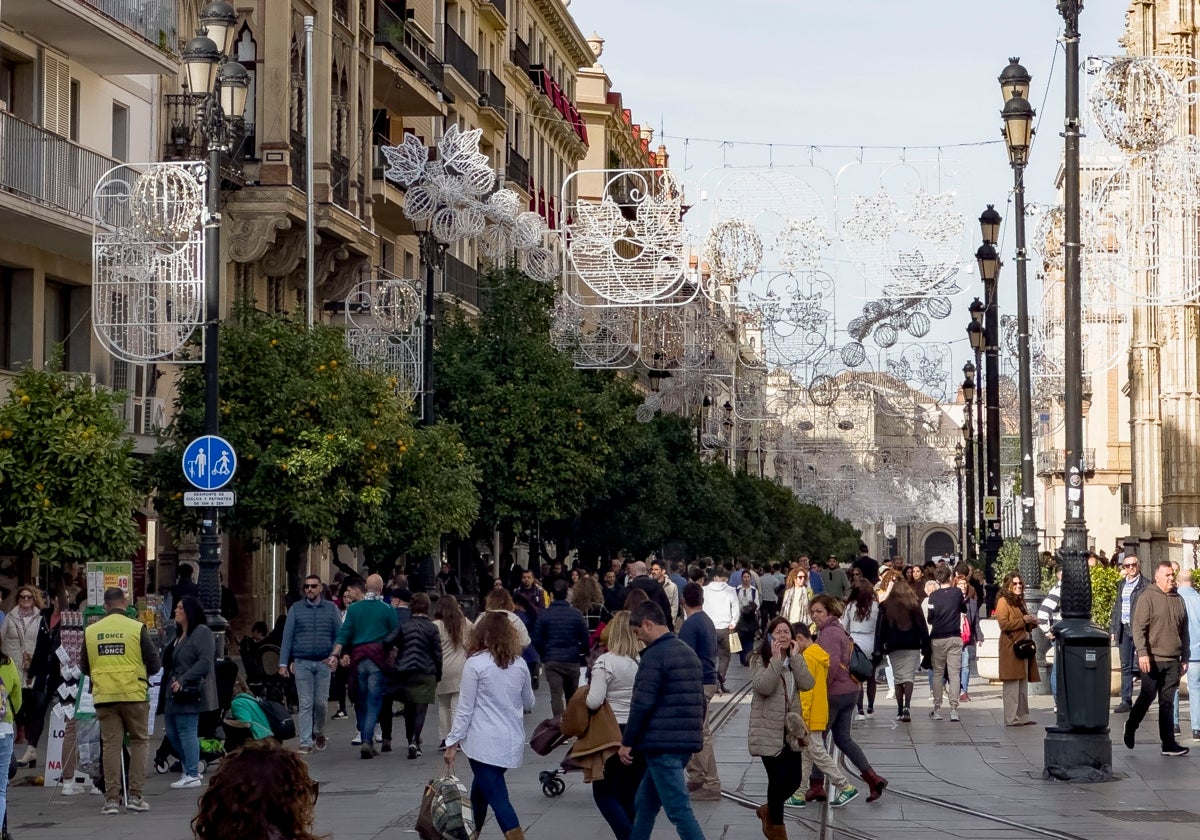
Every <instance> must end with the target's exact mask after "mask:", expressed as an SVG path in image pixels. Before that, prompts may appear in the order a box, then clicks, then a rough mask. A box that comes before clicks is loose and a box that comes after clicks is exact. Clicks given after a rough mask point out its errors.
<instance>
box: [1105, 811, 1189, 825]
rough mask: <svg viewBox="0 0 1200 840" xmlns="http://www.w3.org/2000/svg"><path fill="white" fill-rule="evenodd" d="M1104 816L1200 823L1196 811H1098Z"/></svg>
mask: <svg viewBox="0 0 1200 840" xmlns="http://www.w3.org/2000/svg"><path fill="white" fill-rule="evenodd" d="M1095 813H1097V814H1100V815H1101V816H1102V817H1108V818H1109V819H1110V820H1119V821H1120V822H1162V823H1200V814H1197V813H1196V812H1195V811H1179V810H1175V811H1171V810H1167V809H1163V810H1154V811H1150V810H1146V811H1096V812H1095Z"/></svg>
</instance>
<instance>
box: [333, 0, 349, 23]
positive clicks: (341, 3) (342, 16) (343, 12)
mask: <svg viewBox="0 0 1200 840" xmlns="http://www.w3.org/2000/svg"><path fill="white" fill-rule="evenodd" d="M333 16H334V17H335V18H336V19H337V20H340V21H341V22H342V23H348V22H349V20H350V0H333Z"/></svg>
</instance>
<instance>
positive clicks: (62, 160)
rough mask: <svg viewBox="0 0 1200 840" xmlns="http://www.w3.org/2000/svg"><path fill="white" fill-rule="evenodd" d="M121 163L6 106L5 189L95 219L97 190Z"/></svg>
mask: <svg viewBox="0 0 1200 840" xmlns="http://www.w3.org/2000/svg"><path fill="white" fill-rule="evenodd" d="M118 163H119V161H116V160H113V159H112V158H110V157H106V156H104V155H101V154H97V153H96V152H93V151H91V150H90V149H85V148H83V147H82V146H80V145H77V144H75V143H72V142H71V141H70V140H67V139H66V138H65V137H60V136H59V135H57V134H55V133H54V132H52V131H47V130H46V129H44V128H40V127H39V126H36V125H33V124H31V123H27V122H25V121H24V120H21V119H18V118H17V117H14V116H13V115H12V114H9V113H7V112H5V111H0V190H3V191H5V192H9V193H15V194H17V195H20V196H22V197H24V198H27V199H29V200H30V201H35V202H37V203H38V204H44V205H47V206H48V207H54V208H56V209H58V210H62V211H63V212H65V213H69V214H70V215H72V216H75V217H77V218H90V217H91V200H92V190H94V189H95V188H96V184H97V183H99V181H100V178H101V177H102V176H103V175H104V173H105V172H107V171H108V170H109V169H112V168H113V167H114V166H116V165H117V164H118Z"/></svg>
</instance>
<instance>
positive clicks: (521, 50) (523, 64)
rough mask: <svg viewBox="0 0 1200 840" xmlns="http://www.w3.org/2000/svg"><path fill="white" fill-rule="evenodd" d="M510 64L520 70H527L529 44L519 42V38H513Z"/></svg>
mask: <svg viewBox="0 0 1200 840" xmlns="http://www.w3.org/2000/svg"><path fill="white" fill-rule="evenodd" d="M510 57H511V58H512V63H513V64H515V65H517V68H518V69H520V70H528V69H529V61H530V59H529V44H527V43H525V42H524V41H522V40H521V38H520V37H514V38H513V45H512V53H511V55H510Z"/></svg>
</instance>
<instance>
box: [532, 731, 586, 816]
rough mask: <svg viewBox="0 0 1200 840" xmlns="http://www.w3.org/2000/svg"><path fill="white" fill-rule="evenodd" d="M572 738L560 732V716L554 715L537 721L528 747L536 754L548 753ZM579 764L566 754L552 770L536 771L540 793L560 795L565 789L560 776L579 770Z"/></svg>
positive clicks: (548, 795)
mask: <svg viewBox="0 0 1200 840" xmlns="http://www.w3.org/2000/svg"><path fill="white" fill-rule="evenodd" d="M571 740H573V739H572V738H570V737H569V736H567V735H564V734H563V732H562V718H561V717H560V716H557V715H556V716H555V717H552V718H547V719H546V720H544V721H542V722H541V723H539V724H538V725H537V726H536V727H535V728H534V730H533V735H531V736H530V738H529V747H530V749H532V750H533V751H534V752H535V753H537V754H538V755H550V753H552V752H554V751H555V750H556V749H558V748H559V747H561V746H562V745H563V744H565V743H567V742H568V741H571ZM580 769H581V768H580V766H579V764H578V763H577V762H576V761H575V760H574V759H572V758H571V756H570V755H569V754H568V755H567V756H566V757H564V758H563V760H562V762H561V763H560V764H559V765H558V767H557V768H555V769H554V770H543V771H541V772H540V773H538V782H539V783H541V785H542V794H543V795H544V796H547V797H550V798H551V799H553V798H554V797H556V796H562V795H563V792H564V791H566V789H567V783H566V782H564V781H563V779H562V777H563V776H564V775H565V774H567V773H571V772H573V771H577V770H580Z"/></svg>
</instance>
